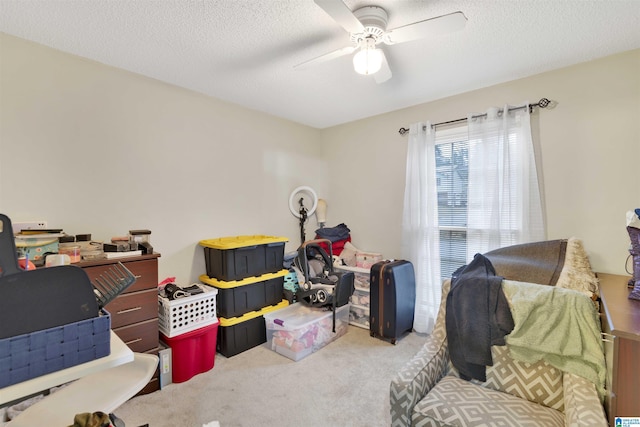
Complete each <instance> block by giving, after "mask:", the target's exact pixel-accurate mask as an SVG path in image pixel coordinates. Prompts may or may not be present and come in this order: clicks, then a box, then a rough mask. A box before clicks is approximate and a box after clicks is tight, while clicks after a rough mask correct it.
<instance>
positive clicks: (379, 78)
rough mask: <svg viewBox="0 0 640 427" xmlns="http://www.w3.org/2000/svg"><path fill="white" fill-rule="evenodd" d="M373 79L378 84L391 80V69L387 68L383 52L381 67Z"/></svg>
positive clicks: (387, 63)
mask: <svg viewBox="0 0 640 427" xmlns="http://www.w3.org/2000/svg"><path fill="white" fill-rule="evenodd" d="M373 78H374V79H375V80H376V83H378V84H380V83H384V82H386V81H387V80H389V79H390V78H391V68H389V61H387V57H386V56H385V54H384V52H382V67H380V70H379V71H378V72H377V73H375V74H374V75H373Z"/></svg>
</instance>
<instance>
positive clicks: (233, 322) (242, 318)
mask: <svg viewBox="0 0 640 427" xmlns="http://www.w3.org/2000/svg"><path fill="white" fill-rule="evenodd" d="M288 305H289V301H287V300H286V299H283V300H282V301H280V302H279V303H278V304H276V305H268V306H266V307H264V308H262V309H260V310H258V311H250V312H248V313H245V314H243V315H242V316H239V317H231V318H229V319H227V318H224V317H218V321H219V322H220V326H233V325H237V324H238V323H242V322H246V321H247V320H250V319H255V318H256V317H258V316H262V315H263V314H265V313H271V312H272V311H276V310H280V309H281V308H284V307H286V306H288Z"/></svg>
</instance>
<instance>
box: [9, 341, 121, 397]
mask: <svg viewBox="0 0 640 427" xmlns="http://www.w3.org/2000/svg"><path fill="white" fill-rule="evenodd" d="M132 361H133V351H132V350H131V349H130V348H129V347H127V345H126V344H125V343H124V342H122V340H121V339H120V338H118V336H117V335H116V334H115V333H114V332H113V331H111V352H110V354H109V355H108V356H105V357H101V358H100V359H96V360H92V361H91V362H87V363H82V364H80V365H76V366H72V367H71V368H67V369H63V370H60V371H57V372H52V373H50V374H47V375H42V376H40V377H36V378H33V379H30V380H27V381H23V382H21V383H18V384H13V385H10V386H8V387H4V388H0V407H2V406H3V405H5V404H7V403H9V402H13V401H15V400H18V399H21V398H23V397H28V396H30V395H32V394H34V393H38V392H41V391H44V390H48V389H50V388H52V387H55V386H58V385H60V384H65V383H68V382H69V381H73V380H76V379H78V378H81V377H83V376H85V375H89V374H92V373H94V372H99V371H102V370H104V369H109V368H112V367H114V366H119V365H122V364H125V363H129V362H132Z"/></svg>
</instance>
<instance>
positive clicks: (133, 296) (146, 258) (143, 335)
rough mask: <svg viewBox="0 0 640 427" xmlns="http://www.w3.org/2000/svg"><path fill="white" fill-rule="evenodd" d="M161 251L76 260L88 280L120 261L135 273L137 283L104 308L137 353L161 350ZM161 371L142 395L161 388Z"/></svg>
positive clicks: (115, 330) (126, 342) (117, 331)
mask: <svg viewBox="0 0 640 427" xmlns="http://www.w3.org/2000/svg"><path fill="white" fill-rule="evenodd" d="M159 257H160V254H151V255H141V256H136V257H129V258H118V259H102V260H94V261H82V262H79V263H76V264H74V265H77V266H78V267H82V268H83V269H84V270H85V271H86V272H87V275H88V276H89V279H91V280H93V279H94V278H96V277H98V276H100V275H101V274H103V273H104V272H105V271H106V270H108V269H109V268H110V267H112V266H113V264H116V263H118V262H121V263H122V264H123V265H124V266H125V267H127V268H128V269H129V270H130V271H131V272H132V273H133V274H134V275H135V276H136V282H135V283H134V284H133V285H131V286H130V287H129V288H128V289H126V290H125V291H124V292H123V293H122V294H120V295H119V296H118V297H117V298H116V299H114V300H113V301H111V302H110V303H109V304H107V306H106V307H105V308H106V309H107V311H108V312H109V313H111V329H112V330H113V332H115V333H116V335H118V337H120V339H121V340H122V341H124V343H125V344H127V346H129V348H130V349H131V350H133V351H134V352H136V353H149V354H157V353H158V350H159V348H158V258H159ZM159 386H160V383H159V379H158V373H157V372H156V375H154V376H153V378H152V379H151V381H150V382H149V384H147V386H146V387H145V388H144V389H143V390H142V391H141V392H140V394H146V393H150V392H152V391H155V390H158V389H159V388H160V387H159Z"/></svg>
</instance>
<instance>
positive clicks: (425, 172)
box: [402, 122, 441, 333]
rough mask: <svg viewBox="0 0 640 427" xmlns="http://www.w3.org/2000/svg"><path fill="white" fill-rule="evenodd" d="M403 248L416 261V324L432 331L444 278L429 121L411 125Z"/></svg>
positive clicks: (432, 141)
mask: <svg viewBox="0 0 640 427" xmlns="http://www.w3.org/2000/svg"><path fill="white" fill-rule="evenodd" d="M402 249H403V253H402V257H403V258H404V259H406V260H409V261H411V262H412V263H413V266H414V270H415V275H416V306H415V316H414V321H413V328H414V330H416V331H417V332H422V333H431V331H432V330H433V326H434V324H435V319H436V316H437V313H438V304H440V297H441V289H440V287H441V278H440V232H439V230H438V194H437V181H436V161H435V131H434V130H433V129H432V127H431V124H430V123H429V122H426V123H416V124H413V125H411V127H410V132H409V145H408V152H407V177H406V184H405V193H404V211H403V218H402Z"/></svg>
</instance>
